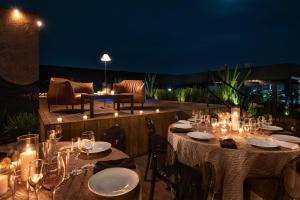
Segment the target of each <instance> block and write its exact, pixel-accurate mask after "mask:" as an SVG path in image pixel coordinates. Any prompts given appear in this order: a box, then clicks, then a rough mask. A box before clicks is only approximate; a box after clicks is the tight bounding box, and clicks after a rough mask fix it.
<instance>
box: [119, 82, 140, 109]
mask: <svg viewBox="0 0 300 200" xmlns="http://www.w3.org/2000/svg"><path fill="white" fill-rule="evenodd" d="M113 90H114V91H115V94H133V102H134V103H141V105H142V107H143V106H144V103H145V84H144V83H143V81H141V80H123V81H121V82H120V83H114V84H113ZM119 101H120V103H130V99H120V100H119ZM115 103H116V102H115V101H114V105H115Z"/></svg>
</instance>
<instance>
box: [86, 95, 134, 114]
mask: <svg viewBox="0 0 300 200" xmlns="http://www.w3.org/2000/svg"><path fill="white" fill-rule="evenodd" d="M85 99H89V100H90V118H94V101H95V99H113V100H116V101H117V110H118V111H120V99H130V102H131V103H130V110H131V114H133V111H134V107H133V94H114V95H111V94H104V95H100V94H81V113H82V114H83V112H84V103H85Z"/></svg>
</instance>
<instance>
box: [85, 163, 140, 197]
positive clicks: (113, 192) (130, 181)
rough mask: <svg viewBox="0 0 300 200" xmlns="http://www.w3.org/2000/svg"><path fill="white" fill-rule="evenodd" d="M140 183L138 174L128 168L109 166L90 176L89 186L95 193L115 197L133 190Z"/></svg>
mask: <svg viewBox="0 0 300 200" xmlns="http://www.w3.org/2000/svg"><path fill="white" fill-rule="evenodd" d="M138 183H139V176H138V174H137V173H136V172H135V171H133V170H130V169H127V168H119V167H115V168H108V169H104V170H102V171H100V172H98V173H96V174H94V175H93V176H91V177H90V179H89V181H88V187H89V190H90V191H91V192H93V193H94V194H97V195H100V196H103V197H114V196H120V195H123V194H126V193H128V192H130V191H132V190H133V189H134V188H136V186H137V185H138Z"/></svg>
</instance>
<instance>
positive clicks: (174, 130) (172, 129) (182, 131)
mask: <svg viewBox="0 0 300 200" xmlns="http://www.w3.org/2000/svg"><path fill="white" fill-rule="evenodd" d="M191 130H192V129H182V128H174V127H172V128H171V132H172V133H188V132H191Z"/></svg>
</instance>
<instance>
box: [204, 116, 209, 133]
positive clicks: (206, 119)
mask: <svg viewBox="0 0 300 200" xmlns="http://www.w3.org/2000/svg"><path fill="white" fill-rule="evenodd" d="M203 120H204V125H205V130H204V132H206V131H207V128H208V125H209V124H210V115H204V119H203Z"/></svg>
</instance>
